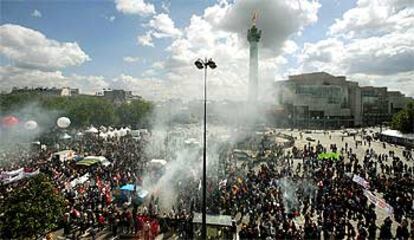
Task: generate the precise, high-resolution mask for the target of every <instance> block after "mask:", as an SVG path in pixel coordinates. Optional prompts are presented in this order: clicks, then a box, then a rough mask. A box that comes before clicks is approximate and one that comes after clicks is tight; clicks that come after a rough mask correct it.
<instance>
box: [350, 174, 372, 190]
mask: <svg viewBox="0 0 414 240" xmlns="http://www.w3.org/2000/svg"><path fill="white" fill-rule="evenodd" d="M352 181H354V182H356V183H358V184H359V185H361V186H363V187H364V188H366V189H368V188H369V182H368V181H367V180H365V179H364V178H362V177H360V176H358V175H356V174H354V177H353V178H352Z"/></svg>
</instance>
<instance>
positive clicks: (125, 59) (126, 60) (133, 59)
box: [123, 56, 139, 63]
mask: <svg viewBox="0 0 414 240" xmlns="http://www.w3.org/2000/svg"><path fill="white" fill-rule="evenodd" d="M123 60H124V62H127V63H134V62H138V61H139V57H131V56H126V57H124V58H123Z"/></svg>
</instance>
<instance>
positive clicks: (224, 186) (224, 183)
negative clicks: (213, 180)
mask: <svg viewBox="0 0 414 240" xmlns="http://www.w3.org/2000/svg"><path fill="white" fill-rule="evenodd" d="M226 185H227V179H224V180H221V181H220V182H219V190H220V189H222V188H226Z"/></svg>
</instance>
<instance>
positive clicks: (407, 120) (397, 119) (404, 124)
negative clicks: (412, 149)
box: [391, 102, 414, 133]
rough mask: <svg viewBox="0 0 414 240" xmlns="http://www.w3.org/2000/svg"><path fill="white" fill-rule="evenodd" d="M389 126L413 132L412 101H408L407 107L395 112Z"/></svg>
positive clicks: (413, 105)
mask: <svg viewBox="0 0 414 240" xmlns="http://www.w3.org/2000/svg"><path fill="white" fill-rule="evenodd" d="M391 128H392V129H395V130H398V131H400V132H403V133H412V132H414V103H413V102H410V103H409V104H407V107H406V108H404V109H403V110H401V111H399V112H398V113H396V114H395V115H394V116H393V118H392V122H391Z"/></svg>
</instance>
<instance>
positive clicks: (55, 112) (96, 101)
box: [0, 93, 154, 128]
mask: <svg viewBox="0 0 414 240" xmlns="http://www.w3.org/2000/svg"><path fill="white" fill-rule="evenodd" d="M31 106H33V107H31ZM153 107H154V106H153V104H152V102H149V101H146V100H142V99H138V100H131V101H127V102H124V103H121V104H116V103H113V102H111V101H109V100H107V99H105V98H103V97H97V96H86V95H80V96H71V97H61V96H45V95H41V94H37V93H10V94H1V95H0V117H5V116H8V115H10V114H13V115H15V116H16V117H18V118H22V117H24V118H25V119H28V118H30V117H33V116H36V114H38V112H35V111H41V112H45V114H49V115H50V116H51V117H56V118H57V117H61V116H66V117H68V118H69V119H70V120H71V122H72V124H71V127H75V128H79V127H86V126H90V125H94V126H101V125H104V126H128V125H129V126H131V127H133V128H136V127H141V128H145V127H148V126H149V124H150V116H151V113H152V110H153ZM24 109H26V110H25V111H23V110H24ZM38 109H40V110H38ZM33 120H36V119H33Z"/></svg>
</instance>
